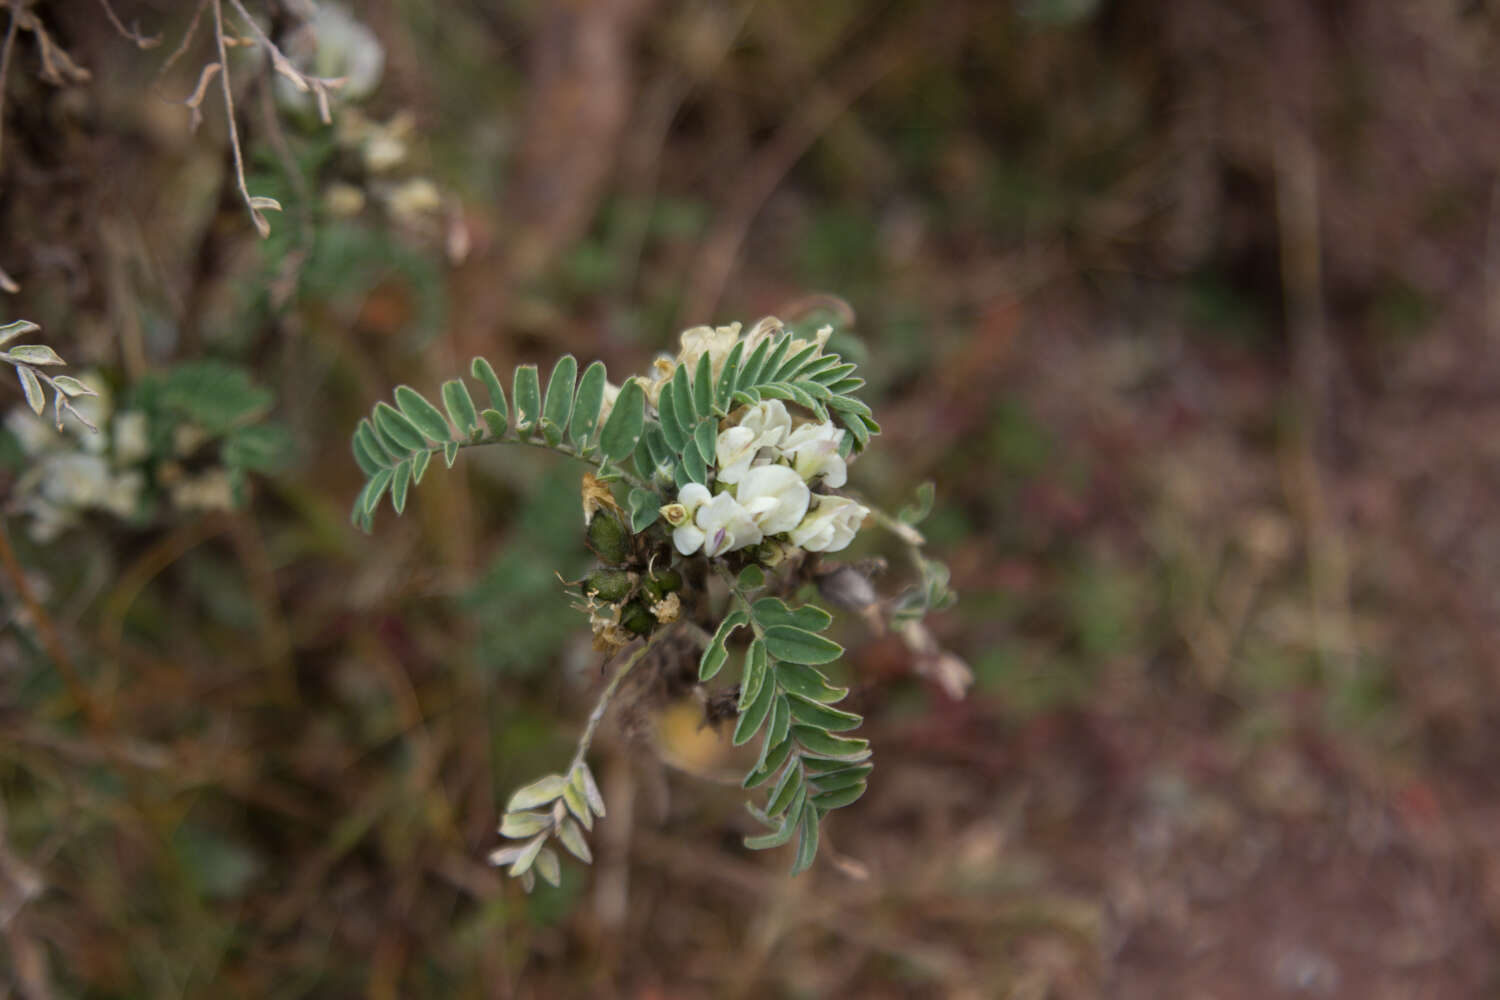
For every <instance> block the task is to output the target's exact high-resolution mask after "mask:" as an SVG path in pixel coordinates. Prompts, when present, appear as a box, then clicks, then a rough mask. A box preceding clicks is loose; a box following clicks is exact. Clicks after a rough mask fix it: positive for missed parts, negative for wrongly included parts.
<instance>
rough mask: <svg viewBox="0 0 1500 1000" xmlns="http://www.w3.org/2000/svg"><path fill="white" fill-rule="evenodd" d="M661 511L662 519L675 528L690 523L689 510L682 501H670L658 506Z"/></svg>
mask: <svg viewBox="0 0 1500 1000" xmlns="http://www.w3.org/2000/svg"><path fill="white" fill-rule="evenodd" d="M657 509H658V511H659V512H660V513H661V516H662V520H664V521H666V522H667V523H668V524H670V525H671V526H672V527H674V528H680V527H682V526H683V525H684V524H687V523H688V511H687V508H686V507H684V506H683V505H682V504H680V503H669V504H665V505H664V506H662V507H659V508H657Z"/></svg>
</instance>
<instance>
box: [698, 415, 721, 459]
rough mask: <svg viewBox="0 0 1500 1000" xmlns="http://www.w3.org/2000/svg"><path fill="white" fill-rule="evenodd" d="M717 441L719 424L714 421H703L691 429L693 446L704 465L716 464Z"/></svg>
mask: <svg viewBox="0 0 1500 1000" xmlns="http://www.w3.org/2000/svg"><path fill="white" fill-rule="evenodd" d="M718 440H719V423H718V421H716V420H704V421H702V422H700V423H699V424H698V426H697V427H696V428H694V429H693V444H694V445H695V446H696V447H697V449H698V454H699V455H702V456H703V461H704V463H705V464H706V465H715V464H717V459H718V450H719V449H718Z"/></svg>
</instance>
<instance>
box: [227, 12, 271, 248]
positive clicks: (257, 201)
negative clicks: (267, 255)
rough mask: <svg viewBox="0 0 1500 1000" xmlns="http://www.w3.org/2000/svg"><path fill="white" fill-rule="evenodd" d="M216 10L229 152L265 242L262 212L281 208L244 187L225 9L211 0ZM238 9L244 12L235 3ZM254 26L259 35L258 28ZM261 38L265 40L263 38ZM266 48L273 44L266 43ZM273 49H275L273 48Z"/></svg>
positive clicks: (266, 229)
mask: <svg viewBox="0 0 1500 1000" xmlns="http://www.w3.org/2000/svg"><path fill="white" fill-rule="evenodd" d="M212 4H213V9H214V44H215V45H216V46H217V47H218V50H219V67H220V71H219V84H220V86H221V87H222V89H223V91H224V117H225V119H226V120H227V121H228V122H229V148H230V149H231V150H232V151H233V154H234V178H235V181H236V182H237V183H238V184H239V188H240V195H241V196H242V197H243V198H244V199H245V207H246V208H248V209H249V210H250V221H251V222H253V223H254V224H255V231H256V232H258V233H260V235H261V238H262V239H264V238H265V237H267V236H270V235H271V224H270V223H269V222H267V221H266V217H265V216H264V215H262V214H261V209H263V208H269V209H273V210H276V211H280V209H281V205H280V204H279V203H278V202H277V201H276V200H275V199H274V198H257V197H255V196H253V195H252V194H251V193H250V188H249V186H248V185H247V184H246V183H245V157H244V155H243V154H242V153H241V152H240V131H239V127H238V126H237V125H235V122H234V93H233V91H232V90H231V88H230V86H229V54H228V52H227V51H226V50H225V48H224V8H223V4H222V3H221V2H220V0H212ZM235 6H236V7H238V8H239V9H240V10H241V11H243V10H244V8H243V7H240V6H239V4H238V3H237V2H236V3H235ZM251 25H252V26H254V27H255V31H256V32H259V31H260V28H259V26H255V22H254V21H252V22H251ZM261 37H262V38H264V37H265V36H264V35H262V36H261ZM267 44H268V45H269V44H270V42H269V40H267ZM272 48H273V49H274V46H272Z"/></svg>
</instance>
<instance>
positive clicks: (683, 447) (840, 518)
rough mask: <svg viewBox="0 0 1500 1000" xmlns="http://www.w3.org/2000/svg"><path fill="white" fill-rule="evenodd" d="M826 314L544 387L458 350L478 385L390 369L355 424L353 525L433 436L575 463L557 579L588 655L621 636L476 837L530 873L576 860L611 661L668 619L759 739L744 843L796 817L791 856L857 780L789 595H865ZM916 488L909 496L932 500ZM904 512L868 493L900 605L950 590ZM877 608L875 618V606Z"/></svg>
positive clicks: (625, 668)
mask: <svg viewBox="0 0 1500 1000" xmlns="http://www.w3.org/2000/svg"><path fill="white" fill-rule="evenodd" d="M830 333H831V327H824V328H822V329H821V330H819V331H818V332H817V334H816V335H814V336H812V337H811V338H810V339H800V338H798V337H797V336H795V335H794V334H793V333H791V332H788V331H787V330H785V329H784V328H783V326H782V324H781V322H780V321H779V320H776V319H774V318H767V319H764V320H762V321H760V322H759V323H757V324H756V325H755V326H754V327H753V328H752V329H751V330H749V331H748V332H747V333H744V334H743V335H742V334H741V328H740V325H739V324H738V323H736V324H733V325H731V326H727V327H719V328H717V329H714V328H710V327H696V328H694V329H691V330H688V331H686V332H685V333H684V334H683V335H682V349H681V351H680V352H679V353H678V354H677V355H676V356H675V357H663V358H660V359H658V360H657V361H656V362H655V364H654V366H653V370H652V373H651V374H650V376H646V377H643V376H633V377H631V378H628V379H626V380H625V381H624V382H623V383H622V384H621V385H619V386H618V387H617V386H615V385H612V384H611V383H610V382H609V381H608V379H607V374H606V372H605V368H604V365H603V364H602V363H600V362H597V361H596V362H594V363H593V364H591V365H589V366H588V367H587V368H586V369H584V371H583V372H582V374H581V375H580V374H579V371H578V363H577V361H576V360H575V359H574V358H573V357H572V356H571V355H566V356H564V357H563V358H562V359H561V360H559V361H558V362H557V364H556V366H555V367H554V368H553V369H552V372H551V374H550V376H549V377H548V379H547V382H546V386H545V388H544V387H543V385H542V381H541V378H540V375H539V372H538V370H537V369H536V367H535V366H531V365H526V366H522V367H520V368H518V369H517V370H516V371H515V374H514V376H513V378H512V379H511V381H510V395H509V396H507V393H506V388H505V386H503V385H502V383H501V381H500V379H499V378H498V377H497V376H496V374H495V372H494V369H493V368H492V367H491V365H490V364H489V363H488V362H487V361H485V360H484V359H483V358H476V359H475V360H474V362H473V364H472V366H471V372H472V374H473V376H474V378H475V379H477V380H478V382H479V383H480V384H481V385H482V386H483V387H484V390H485V393H486V396H487V401H488V403H489V405H488V406H484V407H481V406H480V405H478V404H476V402H475V401H474V398H473V396H472V395H471V394H470V391H469V388H468V386H467V385H466V384H465V382H464V381H463V380H462V379H453V380H450V381H448V382H446V383H444V384H443V386H442V389H441V398H442V404H443V405H442V407H441V408H439V407H438V406H437V405H435V404H434V403H432V402H430V401H429V400H427V399H426V398H425V397H423V396H422V395H421V394H420V393H418V392H417V391H416V390H414V389H412V388H411V387H409V386H404V385H403V386H398V387H397V388H396V390H395V394H394V395H395V405H394V406H393V405H391V404H390V403H386V402H381V403H378V404H376V406H375V409H374V411H373V413H372V414H371V415H370V416H369V417H368V418H366V419H364V420H362V421H360V424H359V427H358V429H357V430H356V432H355V434H354V441H353V448H354V456H355V459H356V461H357V462H358V463H359V466H360V468H361V469H362V470H363V471H364V473H365V476H366V477H367V478H366V482H365V486H364V488H363V489H362V490H361V492H360V494H359V496H358V498H357V499H356V500H355V503H354V509H353V512H352V519H353V521H354V522H355V523H356V524H357V525H360V526H362V527H363V528H365V529H366V530H369V528H370V526H371V524H372V521H373V518H374V515H375V511H376V510H377V508H378V507H379V505H380V503H381V501H382V500H383V499H384V498H385V497H386V496H387V495H389V497H390V501H391V505H392V507H393V508H394V509H395V510H396V512H397V513H398V514H399V513H401V512H402V511H403V510H404V509H405V507H406V503H407V500H408V497H409V494H410V490H411V488H412V487H413V486H414V485H415V484H417V483H420V482H421V480H422V477H423V475H424V474H425V473H426V471H427V469H428V467H429V465H430V464H431V461H432V459H433V457H434V456H436V455H439V454H441V455H442V456H443V460H444V463H445V464H446V465H448V466H450V467H451V466H452V465H453V463H454V461H455V460H456V459H457V456H458V453H459V451H460V450H461V449H463V448H466V447H471V446H474V445H480V444H501V443H503V444H519V445H528V446H532V447H539V448H546V449H549V450H552V451H554V452H557V453H559V454H563V455H567V456H570V457H572V458H576V459H579V460H582V461H584V462H587V463H589V464H590V465H592V466H594V468H593V469H591V470H590V471H588V472H586V473H585V474H584V477H583V485H582V505H583V513H584V524H585V536H586V538H585V542H586V545H587V546H588V548H589V550H590V551H592V552H593V554H594V555H595V556H596V557H597V559H598V563H597V565H596V566H595V567H594V569H593V570H592V571H591V572H590V573H589V574H588V575H587V576H586V577H585V578H584V579H583V580H581V581H578V582H577V583H576V584H572V585H570V586H573V587H575V588H576V591H577V593H578V595H579V597H580V601H579V602H578V603H577V604H576V605H575V606H576V607H577V608H578V609H579V610H580V611H582V612H583V613H584V614H586V615H587V616H588V620H589V624H590V627H591V628H592V630H593V633H594V640H595V648H596V649H598V650H600V651H601V652H603V653H605V654H607V655H611V656H612V655H614V654H615V653H618V652H621V651H623V650H625V649H626V648H627V647H629V646H632V645H634V647H635V648H634V649H633V650H632V651H631V652H630V653H629V655H628V656H626V658H625V659H624V661H623V662H622V663H621V664H620V666H619V667H618V668H616V670H615V672H614V674H613V675H612V677H611V678H610V680H609V682H608V684H607V685H606V687H605V689H604V691H603V693H602V695H601V696H600V698H599V701H598V703H597V704H596V706H595V708H594V710H593V712H592V714H591V715H590V717H589V720H588V723H587V725H586V727H585V729H584V732H583V735H582V736H581V737H580V739H579V741H578V749H577V752H576V754H575V755H574V757H573V760H572V761H571V763H570V764H569V766H568V768H567V769H566V770H565V771H563V772H560V773H556V774H550V775H547V776H546V777H543V778H541V779H539V780H538V781H535V782H533V783H531V784H529V785H527V786H525V787H524V788H522V789H520V790H519V791H517V792H516V793H515V794H514V795H512V796H511V798H510V801H509V802H508V803H507V805H506V809H505V815H504V819H503V821H502V823H501V825H500V833H501V835H502V836H504V837H506V838H509V839H511V840H514V841H516V843H514V844H512V845H509V846H506V847H502V848H501V849H499V850H497V851H495V852H494V854H492V855H491V861H492V862H493V863H495V864H497V865H507V866H509V871H510V874H511V875H512V876H515V877H519V878H520V879H521V880H522V882H523V884H524V885H525V886H526V887H527V888H528V889H530V888H531V886H532V885H533V884H534V881H535V873H540V874H541V876H542V877H543V878H544V879H546V880H547V881H549V882H551V883H553V884H554V885H555V884H557V882H558V880H559V878H560V858H559V855H558V853H557V851H556V850H555V849H554V848H553V846H552V841H554V840H555V841H556V842H557V843H559V844H561V845H562V847H563V848H564V849H566V850H567V851H568V852H569V853H571V854H573V855H575V856H576V857H578V858H579V859H580V860H582V861H584V862H588V861H589V860H590V852H589V848H588V842H587V840H586V838H585V832H586V831H588V830H591V829H592V828H593V823H594V820H595V819H597V818H603V816H604V810H605V806H604V802H603V799H602V798H601V797H600V795H599V791H598V788H597V786H596V785H595V782H594V779H593V775H592V774H591V773H590V771H589V767H588V762H587V754H588V750H589V747H590V745H591V743H592V740H593V737H594V734H595V732H596V730H597V728H598V726H599V723H600V721H601V720H602V719H603V718H604V715H605V712H606V710H607V708H608V706H609V704H610V701H611V698H612V697H613V696H614V694H615V693H616V692H617V691H618V689H619V687H620V685H621V682H622V681H623V680H624V679H625V677H626V676H627V675H628V674H629V673H630V672H631V671H632V670H634V669H636V668H637V667H638V666H640V665H641V664H643V663H652V662H655V659H656V656H657V654H658V653H659V652H660V651H661V648H662V647H661V643H662V640H663V639H664V637H667V636H672V635H681V636H686V637H688V639H689V640H690V641H691V642H692V643H693V644H694V645H695V646H696V647H697V648H698V650H700V653H699V660H698V662H699V666H698V681H699V683H701V684H707V683H709V682H711V681H714V680H715V679H716V678H717V677H718V676H719V674H720V673H721V671H722V670H723V668H724V667H725V666H726V665H727V664H728V663H729V662H730V661H731V659H733V660H735V661H736V662H737V663H738V665H739V684H738V690H737V692H733V693H732V694H731V696H730V697H729V700H730V702H731V703H732V704H733V705H734V709H733V715H734V718H735V724H734V730H733V742H734V744H735V745H737V746H739V745H744V744H747V743H750V742H751V741H752V740H755V739H756V738H757V737H758V738H759V740H760V743H759V752H758V755H757V757H756V759H755V763H754V765H753V766H752V767H751V768H750V770H749V772H748V773H747V774H746V775H745V778H744V781H743V785H744V787H745V788H746V789H756V788H761V787H766V788H767V791H766V793H765V797H764V799H763V803H762V804H761V805H760V806H756V805H753V804H752V805H750V806H749V808H750V811H751V812H752V814H753V815H754V816H755V817H756V818H757V819H758V820H760V821H761V822H762V823H763V824H764V825H765V826H766V828H767V832H766V833H764V834H762V835H759V836H752V837H748V838H746V841H745V843H746V845H747V846H749V847H751V848H769V847H775V846H778V845H781V844H786V843H789V842H790V841H791V840H792V839H793V838H794V837H795V838H796V839H797V848H796V856H795V860H794V862H793V865H792V870H793V872H794V873H795V872H800V871H803V870H805V869H806V868H807V867H808V866H809V865H810V864H811V863H812V861H813V858H814V857H815V856H816V854H817V849H818V839H819V829H820V823H821V821H822V818H823V817H824V816H825V815H826V814H827V813H828V812H830V811H832V810H834V809H838V808H841V807H843V806H846V805H849V804H850V803H852V802H854V801H855V800H856V799H858V798H859V797H860V795H861V794H862V793H863V792H864V789H865V784H866V781H867V779H868V776H869V774H870V772H871V770H872V768H873V765H872V764H871V763H870V762H869V761H870V756H871V753H870V748H869V744H868V741H866V740H864V739H860V738H857V737H852V736H849V735H845V734H847V733H849V732H850V731H851V730H854V729H856V728H858V727H859V725H860V724H861V722H862V720H861V718H860V716H858V715H856V714H855V713H853V712H849V711H846V710H844V709H841V708H838V707H835V706H836V705H837V704H838V703H839V702H840V701H842V700H843V698H844V697H845V695H846V694H847V693H848V689H847V688H843V687H837V686H835V685H833V684H831V683H830V682H829V679H828V677H827V676H826V675H825V673H824V672H823V670H822V669H820V668H823V667H826V666H827V665H828V664H830V663H832V662H834V661H835V660H837V659H838V658H839V657H840V656H841V655H842V654H843V647H842V646H840V645H839V644H838V643H837V642H834V641H833V640H832V639H830V638H828V637H827V636H826V635H824V633H825V631H826V630H827V629H828V627H829V626H830V625H831V623H832V621H833V618H832V616H831V615H830V614H829V613H828V612H827V611H825V610H823V609H822V608H820V607H817V606H816V605H813V604H810V603H807V602H806V601H805V600H802V599H800V598H801V597H802V595H804V594H807V593H810V592H812V591H813V588H814V587H816V588H817V590H818V592H820V593H821V594H822V595H823V597H824V599H825V600H827V601H828V602H829V603H831V604H834V605H836V606H840V607H847V608H853V609H858V610H860V611H861V612H864V613H866V614H870V613H872V612H873V611H874V609H875V608H876V607H877V606H878V604H879V602H878V600H877V598H876V596H875V594H874V591H873V588H872V587H871V586H870V584H869V580H868V573H867V572H864V571H862V570H860V569H858V568H856V567H855V566H851V565H838V564H831V563H827V562H825V561H824V558H823V557H824V556H825V554H828V553H833V552H838V551H841V550H843V549H844V548H846V547H847V546H848V545H849V543H850V542H851V541H852V540H853V539H854V537H855V535H856V534H857V533H858V532H859V530H860V528H861V526H862V525H863V523H864V522H865V520H866V518H867V517H869V516H870V515H871V513H872V510H871V508H870V507H869V506H867V505H866V504H864V503H862V502H860V501H859V500H858V499H856V498H854V497H850V496H846V495H843V494H842V493H840V492H838V491H839V489H840V488H841V487H843V486H844V485H845V483H846V480H847V469H848V463H849V462H850V461H851V460H852V459H854V458H855V457H856V456H857V455H858V453H859V452H860V451H862V450H863V449H864V448H865V447H866V446H867V445H868V444H869V442H870V439H871V436H872V435H874V434H876V433H878V432H879V426H878V425H877V424H876V423H875V420H874V417H873V415H872V413H871V411H870V409H869V407H867V406H866V405H865V404H864V403H863V402H861V401H860V400H859V399H858V398H857V397H856V396H855V395H854V393H855V392H856V391H858V390H859V388H860V387H861V386H862V385H863V384H864V382H863V380H862V379H861V378H859V377H858V376H857V375H856V374H855V365H853V364H850V363H847V362H845V361H844V360H843V359H842V358H841V357H840V356H839V355H837V354H833V353H830V352H828V351H827V350H826V349H825V348H826V345H827V341H828V337H829V335H830ZM930 502H931V499H930V496H925V495H924V496H923V498H922V503H921V504H920V506H921V507H926V506H930ZM922 513H924V511H923V510H922V509H916V510H913V511H909V512H907V513H906V519H905V520H898V519H896V518H891V517H887V516H886V515H883V514H878V512H877V514H876V516H877V520H879V521H880V522H881V523H882V524H885V525H886V526H888V527H891V528H893V529H894V530H896V531H897V533H898V535H899V536H900V537H901V538H902V540H903V541H905V542H906V543H907V544H908V546H909V547H911V548H912V549H913V552H914V554H915V559H916V565H917V566H918V568H919V570H920V575H921V577H922V581H921V584H920V586H918V587H917V588H916V590H915V591H913V592H911V593H910V594H908V595H907V598H905V599H903V600H902V601H901V602H899V612H900V617H901V621H900V622H898V623H897V625H898V627H900V628H903V629H909V626H911V625H912V624H913V623H914V621H915V619H916V618H917V617H919V616H920V614H921V612H922V611H924V610H925V609H927V608H931V607H938V606H942V605H944V604H946V603H948V601H950V600H951V592H949V591H948V590H947V587H946V573H945V572H943V571H941V569H940V567H939V564H936V563H932V562H931V561H929V560H925V559H923V558H922V557H921V556H920V554H919V553H916V549H917V548H918V547H919V546H920V544H921V536H920V535H918V534H917V533H916V532H915V530H914V529H912V528H911V527H910V525H909V524H908V523H907V521H912V520H916V519H919V518H920V516H921V514H922ZM894 620H895V619H894V618H893V621H894Z"/></svg>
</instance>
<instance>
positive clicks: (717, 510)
mask: <svg viewBox="0 0 1500 1000" xmlns="http://www.w3.org/2000/svg"><path fill="white" fill-rule="evenodd" d="M695 487H696V489H695ZM689 490H693V491H694V492H693V496H692V497H691V498H689V499H693V500H696V499H697V497H698V496H700V495H701V494H699V493H698V491H700V490H701V491H702V492H703V493H707V492H708V491H707V489H706V488H704V487H702V486H699V485H698V484H697V483H689V484H688V485H687V486H684V487H683V488H682V494H681V495H679V496H678V502H679V503H682V504H683V505H684V506H687V500H685V499H684V498H685V497H687V494H688V491H689ZM696 506H697V513H696V515H695V516H694V518H693V523H691V524H684V525H683V526H682V527H680V528H678V529H677V530H675V531H673V532H672V544H674V545H676V546H677V551H678V552H681V553H682V554H683V555H685V556H688V555H692V554H693V553H694V552H697V551H698V549H699V547H700V546H701V547H702V549H703V553H704V555H709V556H721V555H723V554H724V553H726V552H733V551H734V550H735V549H743V548H744V547H745V546H747V545H754V544H755V543H756V542H759V541H760V540H761V538H762V537H763V536H762V532H761V530H760V526H759V525H757V524H756V523H755V520H754V519H753V518H752V517H751V516H750V512H749V511H747V510H746V509H745V508H744V507H742V506H740V503H739V501H738V500H736V499H735V498H734V496H733V495H732V494H729V493H720V494H719V495H718V496H715V497H714V498H713V499H712V500H709V501H708V502H706V503H700V504H697V505H696Z"/></svg>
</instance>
